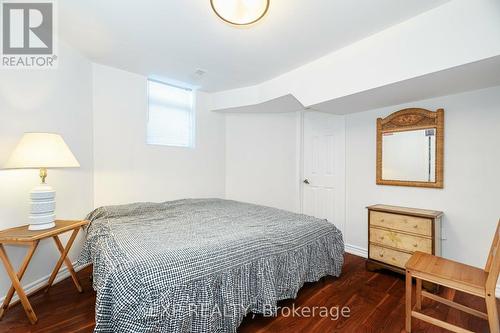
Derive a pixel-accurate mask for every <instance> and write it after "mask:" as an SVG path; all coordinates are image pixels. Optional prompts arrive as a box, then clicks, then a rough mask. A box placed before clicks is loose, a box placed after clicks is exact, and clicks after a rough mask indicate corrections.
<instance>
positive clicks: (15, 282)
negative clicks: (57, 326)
mask: <svg viewBox="0 0 500 333" xmlns="http://www.w3.org/2000/svg"><path fill="white" fill-rule="evenodd" d="M0 259H2V262H3V264H4V266H5V269H6V270H7V274H8V275H9V277H10V280H11V281H12V286H13V287H14V289H15V290H16V292H17V295H18V296H19V299H20V300H21V304H22V305H23V308H24V311H25V312H26V315H27V316H28V319H29V321H30V322H31V323H32V324H35V323H36V322H37V318H36V315H35V311H33V308H32V307H31V304H30V302H29V301H28V297H27V296H26V293H25V292H24V290H23V287H22V286H21V282H20V281H19V279H18V277H17V274H16V273H15V272H14V268H13V267H12V264H11V263H10V260H9V257H8V256H7V252H5V248H4V246H3V244H0Z"/></svg>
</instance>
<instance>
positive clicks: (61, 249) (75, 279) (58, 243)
mask: <svg viewBox="0 0 500 333" xmlns="http://www.w3.org/2000/svg"><path fill="white" fill-rule="evenodd" d="M52 238H53V239H54V242H55V243H56V246H57V249H58V250H59V253H61V255H63V253H64V247H63V245H62V243H61V240H60V239H59V237H58V236H57V235H56V236H54V237H52ZM64 263H65V264H66V267H67V268H68V272H69V274H71V279H73V283H74V284H75V286H76V289H78V292H79V293H81V292H83V288H82V286H81V285H80V281H78V277H77V276H76V273H75V269H74V268H73V264H72V263H71V260H69V258H68V257H66V258H64Z"/></svg>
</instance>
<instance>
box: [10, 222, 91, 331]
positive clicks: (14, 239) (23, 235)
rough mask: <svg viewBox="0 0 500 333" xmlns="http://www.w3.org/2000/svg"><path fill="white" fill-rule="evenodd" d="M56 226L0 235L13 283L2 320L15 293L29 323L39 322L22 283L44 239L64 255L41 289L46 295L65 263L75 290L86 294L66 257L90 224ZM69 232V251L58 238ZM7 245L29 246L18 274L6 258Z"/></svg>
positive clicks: (20, 230)
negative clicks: (81, 231) (78, 236)
mask: <svg viewBox="0 0 500 333" xmlns="http://www.w3.org/2000/svg"><path fill="white" fill-rule="evenodd" d="M55 223H56V226H55V227H53V228H51V229H45V230H28V226H27V225H25V226H22V227H16V228H11V229H7V230H3V231H0V259H1V260H2V262H3V264H4V266H5V269H6V270H7V274H8V275H9V277H10V280H11V281H12V285H11V287H10V289H9V291H8V292H7V295H6V296H5V300H4V302H3V304H2V307H1V308H0V319H2V318H3V316H4V315H5V312H7V310H8V308H9V304H10V301H11V300H12V297H13V296H14V292H17V295H18V296H19V300H20V301H21V304H22V306H23V308H24V311H25V312H26V315H27V316H28V319H29V321H30V322H31V323H32V324H35V323H36V322H37V320H38V319H37V317H36V315H35V312H34V311H33V308H32V307H31V304H30V302H29V301H28V295H26V293H25V292H24V289H23V287H22V285H21V282H20V280H21V279H22V278H23V275H24V273H25V272H26V269H27V268H28V265H29V263H30V261H31V258H33V254H34V253H35V250H36V248H37V247H38V243H39V242H40V240H42V239H46V238H50V237H52V239H54V242H55V243H56V247H57V249H58V250H59V253H60V254H61V256H60V257H59V260H58V261H57V263H56V266H55V267H54V270H53V271H52V274H51V275H50V278H49V281H48V283H47V284H46V285H45V286H44V287H42V289H45V291H47V290H48V289H49V288H50V286H51V285H52V283H54V279H55V278H56V276H57V273H58V272H59V269H60V268H61V266H62V264H63V262H64V263H65V264H66V267H67V268H68V271H69V273H70V274H71V278H72V279H73V283H74V284H75V286H76V289H78V292H82V291H83V289H82V286H81V285H80V282H79V281H78V277H77V276H76V273H75V270H74V269H73V265H72V264H71V261H70V260H69V259H68V258H67V255H68V252H69V250H70V249H71V246H72V245H73V242H74V241H75V238H76V235H77V234H78V232H79V231H80V228H82V227H84V226H86V225H87V224H89V221H56V222H55ZM68 231H73V232H72V234H71V236H70V238H69V241H68V243H67V244H66V247H63V245H62V243H61V240H60V239H59V235H60V234H62V233H65V232H68ZM4 244H12V245H27V246H29V249H28V253H27V254H26V256H25V257H24V260H23V262H22V264H21V267H20V268H19V271H18V272H17V274H16V272H15V271H14V268H13V267H12V264H11V262H10V260H9V257H8V256H7V252H6V251H5V247H4ZM39 290H40V289H38V290H36V291H34V292H37V291H39ZM34 292H33V293H34Z"/></svg>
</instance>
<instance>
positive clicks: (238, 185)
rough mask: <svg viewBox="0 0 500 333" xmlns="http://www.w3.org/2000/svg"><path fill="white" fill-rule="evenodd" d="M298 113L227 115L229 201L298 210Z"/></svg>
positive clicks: (227, 181)
mask: <svg viewBox="0 0 500 333" xmlns="http://www.w3.org/2000/svg"><path fill="white" fill-rule="evenodd" d="M299 129H300V127H299V114H298V113H270V114H256V113H255V114H252V113H247V114H227V115H226V198H228V199H233V200H239V201H246V202H251V203H256V204H261V205H265V206H271V207H276V208H281V209H286V210H289V211H299V209H300V207H299V194H298V193H299V192H298V191H299V163H298V159H299V153H300V150H299V149H298V147H299V143H300V142H299V141H298V140H299V139H300V138H299Z"/></svg>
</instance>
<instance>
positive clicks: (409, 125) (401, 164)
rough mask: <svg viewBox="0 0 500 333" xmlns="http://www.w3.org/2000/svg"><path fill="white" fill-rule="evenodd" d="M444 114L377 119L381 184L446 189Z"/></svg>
mask: <svg viewBox="0 0 500 333" xmlns="http://www.w3.org/2000/svg"><path fill="white" fill-rule="evenodd" d="M443 145H444V110H443V109H439V110H437V111H435V112H433V111H429V110H425V109H419V108H410V109H404V110H400V111H397V112H394V113H393V114H391V115H389V116H388V117H386V118H378V119H377V184H378V185H394V186H416V187H434V188H443V156H444V151H443Z"/></svg>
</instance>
